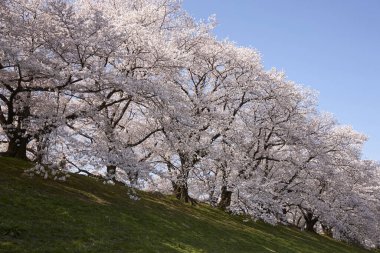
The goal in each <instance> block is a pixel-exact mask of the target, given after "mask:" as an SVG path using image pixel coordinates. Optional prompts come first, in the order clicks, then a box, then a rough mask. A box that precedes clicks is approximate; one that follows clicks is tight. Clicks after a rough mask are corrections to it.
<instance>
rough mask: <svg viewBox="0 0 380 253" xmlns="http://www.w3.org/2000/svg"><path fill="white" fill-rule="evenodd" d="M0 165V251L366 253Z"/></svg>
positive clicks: (14, 163)
mask: <svg viewBox="0 0 380 253" xmlns="http://www.w3.org/2000/svg"><path fill="white" fill-rule="evenodd" d="M25 166H27V165H26V163H24V162H21V161H18V160H14V159H10V158H0V252H38V253H42V252H54V253H58V252H70V253H71V252H73V253H74V252H165V253H167V252H218V253H222V252H228V253H230V252H233V253H238V252H303V253H304V252H367V251H366V250H364V249H360V248H356V247H351V246H348V245H346V244H344V243H341V242H336V241H334V240H331V239H329V238H324V237H322V236H317V235H314V234H310V233H306V232H300V231H298V230H296V229H293V228H288V227H284V226H278V227H272V226H270V225H267V224H263V223H261V222H257V223H254V222H248V223H244V222H242V218H240V217H236V216H230V215H228V214H226V213H224V212H221V211H219V210H215V209H212V208H210V207H209V206H207V205H198V206H196V207H192V206H189V205H186V204H182V203H179V202H178V201H176V200H174V199H172V198H171V197H163V196H161V197H160V196H155V195H154V194H148V193H140V197H141V200H139V201H133V200H130V198H129V197H128V189H127V188H126V187H122V186H109V185H103V184H101V183H100V182H99V181H96V180H95V179H92V178H87V177H84V176H78V175H76V176H72V177H71V178H70V179H69V180H68V181H67V182H65V183H58V182H54V181H50V180H43V179H41V178H34V179H30V178H28V177H24V176H21V173H22V170H21V168H24V167H25Z"/></svg>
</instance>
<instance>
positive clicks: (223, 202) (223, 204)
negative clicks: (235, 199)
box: [218, 186, 232, 210]
mask: <svg viewBox="0 0 380 253" xmlns="http://www.w3.org/2000/svg"><path fill="white" fill-rule="evenodd" d="M231 195H232V191H228V190H227V186H222V192H221V195H220V201H219V203H218V207H219V208H220V209H222V210H226V209H227V207H229V206H230V205H231Z"/></svg>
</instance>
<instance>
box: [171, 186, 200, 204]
mask: <svg viewBox="0 0 380 253" xmlns="http://www.w3.org/2000/svg"><path fill="white" fill-rule="evenodd" d="M172 186H173V192H174V195H175V197H176V198H177V199H178V200H181V201H183V202H185V203H189V202H190V203H191V204H192V205H195V204H196V203H197V201H196V200H195V199H193V198H191V197H190V196H189V188H188V187H187V184H183V183H178V182H173V181H172Z"/></svg>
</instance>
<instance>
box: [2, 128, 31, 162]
mask: <svg viewBox="0 0 380 253" xmlns="http://www.w3.org/2000/svg"><path fill="white" fill-rule="evenodd" d="M28 142H29V140H28V138H25V137H21V133H15V134H14V135H13V137H12V138H10V140H9V143H8V149H7V151H6V152H5V153H4V155H5V156H9V157H15V158H19V159H23V160H27V157H26V146H27V145H28Z"/></svg>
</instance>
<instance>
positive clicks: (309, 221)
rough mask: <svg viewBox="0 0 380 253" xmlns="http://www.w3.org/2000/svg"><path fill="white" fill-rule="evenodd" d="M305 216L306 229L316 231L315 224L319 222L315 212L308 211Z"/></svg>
mask: <svg viewBox="0 0 380 253" xmlns="http://www.w3.org/2000/svg"><path fill="white" fill-rule="evenodd" d="M304 218H305V225H306V227H305V230H306V231H309V232H315V231H314V225H315V224H316V223H317V221H318V218H313V214H312V213H311V212H307V213H306V214H304Z"/></svg>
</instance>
